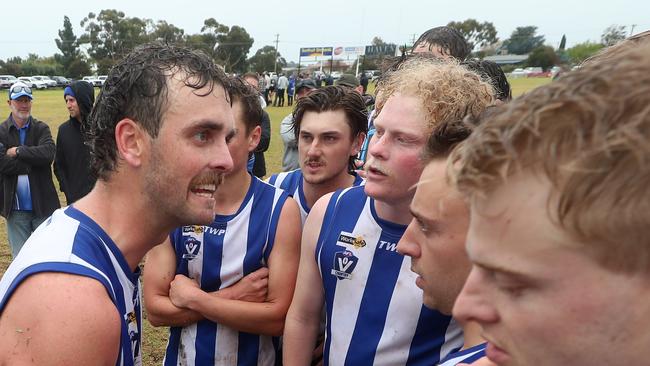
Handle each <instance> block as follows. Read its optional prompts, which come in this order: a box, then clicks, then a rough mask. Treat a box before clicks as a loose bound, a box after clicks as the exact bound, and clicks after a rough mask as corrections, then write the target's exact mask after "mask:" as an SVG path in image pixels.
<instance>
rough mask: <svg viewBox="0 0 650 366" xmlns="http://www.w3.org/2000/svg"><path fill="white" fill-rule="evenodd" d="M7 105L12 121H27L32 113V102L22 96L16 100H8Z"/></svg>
mask: <svg viewBox="0 0 650 366" xmlns="http://www.w3.org/2000/svg"><path fill="white" fill-rule="evenodd" d="M8 103H9V109H10V110H11V113H12V114H13V116H14V119H19V120H20V122H24V121H27V119H28V118H29V116H30V115H31V113H32V100H31V99H29V97H26V96H22V97H20V98H18V99H16V100H9V102H8Z"/></svg>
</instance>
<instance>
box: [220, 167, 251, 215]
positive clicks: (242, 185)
mask: <svg viewBox="0 0 650 366" xmlns="http://www.w3.org/2000/svg"><path fill="white" fill-rule="evenodd" d="M252 179H253V178H252V177H251V175H250V174H248V171H246V167H244V168H243V169H241V170H239V171H238V172H232V173H230V174H228V175H227V176H226V177H225V178H224V180H223V183H221V185H219V188H217V192H215V197H214V198H215V201H216V202H215V205H214V207H215V208H214V211H215V213H216V214H219V215H232V214H233V213H235V212H237V210H238V209H239V206H241V203H242V201H243V200H244V198H245V197H246V193H248V189H249V187H250V184H251V180H252Z"/></svg>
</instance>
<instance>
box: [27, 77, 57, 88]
mask: <svg viewBox="0 0 650 366" xmlns="http://www.w3.org/2000/svg"><path fill="white" fill-rule="evenodd" d="M32 77H33V78H34V79H36V80H40V81H42V82H44V83H45V85H47V87H48V88H54V87H55V86H56V81H54V80H52V79H50V78H49V77H48V76H43V75H34V76H32Z"/></svg>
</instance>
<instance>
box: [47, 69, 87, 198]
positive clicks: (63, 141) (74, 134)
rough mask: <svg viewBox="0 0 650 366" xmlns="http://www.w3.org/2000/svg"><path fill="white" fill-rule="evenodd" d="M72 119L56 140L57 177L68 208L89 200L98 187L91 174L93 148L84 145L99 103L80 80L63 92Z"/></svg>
mask: <svg viewBox="0 0 650 366" xmlns="http://www.w3.org/2000/svg"><path fill="white" fill-rule="evenodd" d="M63 98H64V99H65V104H66V107H67V108H68V111H69V112H70V119H69V120H67V121H66V122H64V123H63V124H61V126H60V127H59V133H58V134H57V136H56V156H55V158H54V174H55V175H56V178H57V179H58V180H59V187H60V189H61V192H63V194H65V199H66V201H67V203H68V205H70V204H72V203H73V202H75V201H76V200H78V199H80V198H82V197H83V196H85V195H86V194H87V193H88V192H90V190H91V189H92V188H93V186H94V185H95V180H96V179H95V177H94V176H93V175H92V173H91V172H90V148H89V147H88V145H86V144H84V140H85V138H84V132H85V130H86V126H87V124H86V123H87V118H88V115H90V111H91V110H92V108H93V104H94V103H95V92H94V89H93V86H92V85H91V84H89V83H88V82H86V81H83V80H80V81H75V82H73V83H71V84H70V85H69V86H67V87H66V88H65V89H64V91H63Z"/></svg>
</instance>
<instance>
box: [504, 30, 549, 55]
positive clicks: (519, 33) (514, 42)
mask: <svg viewBox="0 0 650 366" xmlns="http://www.w3.org/2000/svg"><path fill="white" fill-rule="evenodd" d="M536 33H537V27H536V26H532V25H531V26H527V27H517V29H515V30H514V31H513V32H512V34H511V35H510V38H508V39H507V40H506V41H505V42H504V46H505V47H506V48H507V49H508V52H509V53H511V54H515V55H525V54H527V53H529V52H531V51H532V50H534V49H535V48H537V47H539V46H541V45H543V44H544V36H538V35H536Z"/></svg>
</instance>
